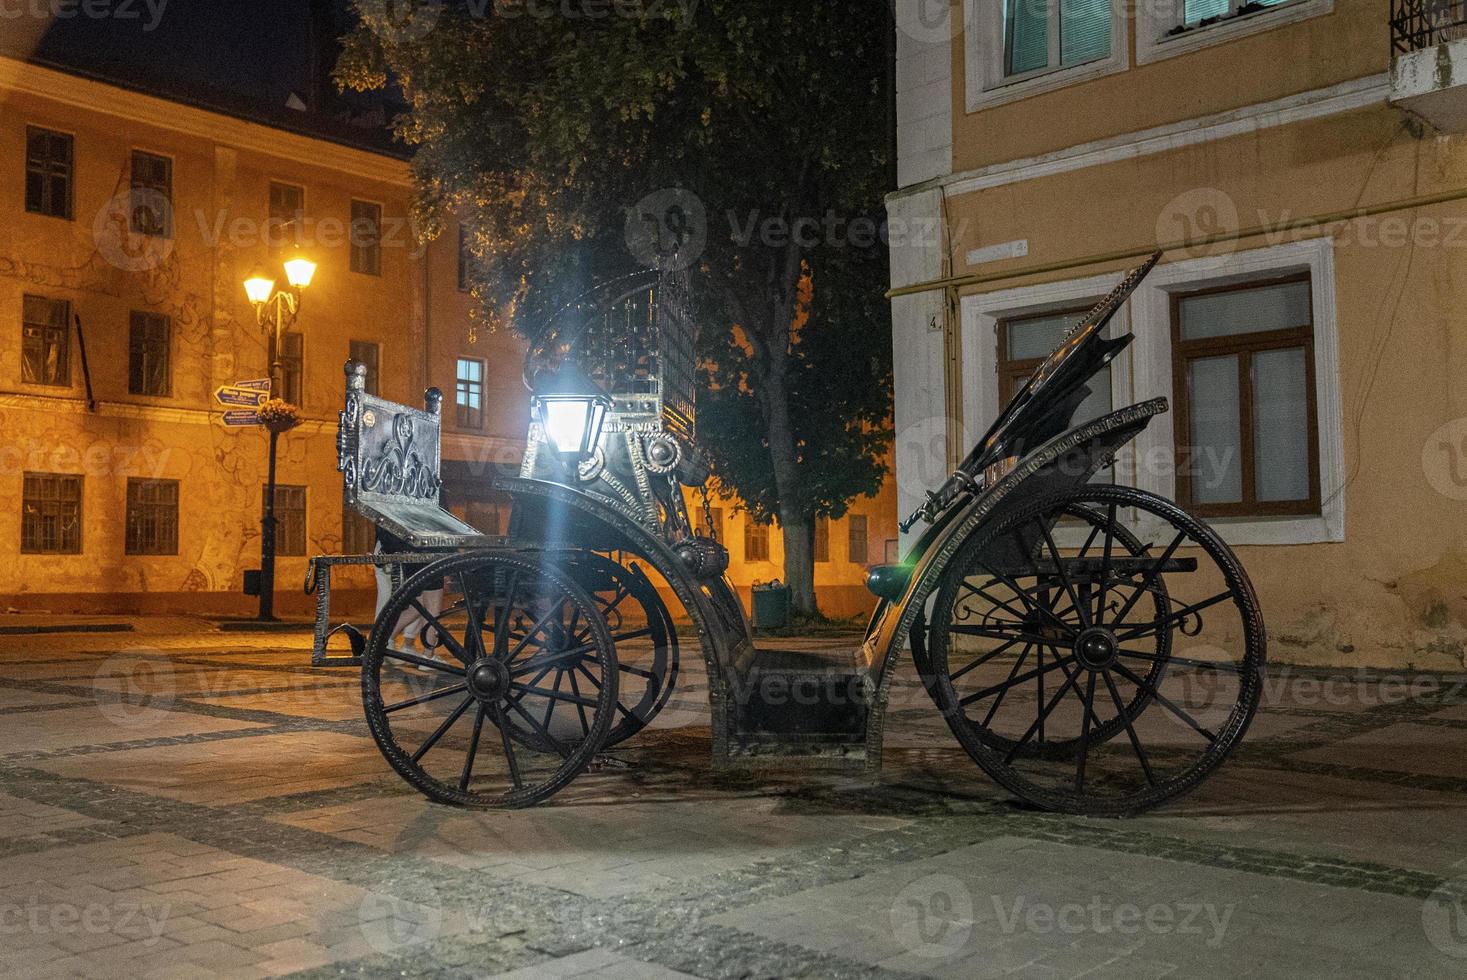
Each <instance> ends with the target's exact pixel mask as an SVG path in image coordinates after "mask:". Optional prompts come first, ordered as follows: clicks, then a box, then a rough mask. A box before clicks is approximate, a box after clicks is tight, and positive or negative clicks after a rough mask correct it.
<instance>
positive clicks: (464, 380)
mask: <svg viewBox="0 0 1467 980" xmlns="http://www.w3.org/2000/svg"><path fill="white" fill-rule="evenodd" d="M455 373H456V381H455V382H454V405H455V406H456V407H457V410H458V411H457V418H458V427H459V428H460V429H482V428H483V427H484V362H483V361H481V360H479V359H477V358H473V357H460V358H459V359H458V368H457V371H456V372H455Z"/></svg>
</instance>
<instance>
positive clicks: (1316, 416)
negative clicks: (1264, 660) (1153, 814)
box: [889, 0, 1467, 669]
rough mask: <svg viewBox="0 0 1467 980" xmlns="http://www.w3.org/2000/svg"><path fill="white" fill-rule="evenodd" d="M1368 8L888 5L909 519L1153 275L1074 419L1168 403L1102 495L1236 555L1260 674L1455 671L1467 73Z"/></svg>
mask: <svg viewBox="0 0 1467 980" xmlns="http://www.w3.org/2000/svg"><path fill="white" fill-rule="evenodd" d="M1081 8H1083V9H1081ZM1390 9H1391V7H1390V4H1388V3H1387V2H1386V0H1290V2H1285V3H1275V4H1265V5H1258V4H1241V3H1237V2H1233V3H1231V4H1230V3H1228V2H1227V0H1216V2H1213V0H1209V2H1207V3H1190V2H1181V0H1179V2H1178V3H1176V4H1170V5H1154V4H1149V5H1134V6H1133V5H1130V4H1121V3H1119V2H1118V0H1112V2H1110V3H1108V4H1107V3H1104V2H1090V3H1076V4H1065V5H1058V4H1049V5H1021V6H1016V5H1015V4H1014V3H1012V2H1006V0H965V2H963V3H954V4H948V3H947V2H945V0H934V2H927V3H918V4H914V5H912V9H911V10H910V11H909V12H908V13H907V14H905V15H904V18H905V19H904V21H903V23H902V24H901V25H900V27H899V31H898V113H899V143H900V148H901V150H900V158H901V168H900V169H901V184H902V189H901V190H900V191H898V192H897V193H896V194H894V195H893V196H892V197H891V199H890V201H889V210H890V214H891V218H892V222H893V243H892V261H893V286H894V290H893V300H892V303H893V316H894V323H895V336H896V388H897V395H896V425H897V433H898V435H897V446H896V452H897V472H898V483H899V490H900V498H901V499H900V507H899V509H900V510H901V511H902V512H906V511H908V510H910V509H911V508H912V507H913V506H915V505H916V504H917V503H918V502H920V499H921V495H922V494H923V493H924V492H925V491H926V490H927V489H928V488H930V487H932V486H934V485H935V484H936V483H939V482H940V481H941V480H942V479H943V477H944V476H945V474H946V473H947V472H948V470H949V469H950V468H951V466H952V464H953V462H954V461H955V459H956V458H959V457H960V456H961V454H962V453H963V452H965V451H966V449H967V447H968V446H969V445H970V441H971V440H972V439H973V438H975V437H976V436H977V435H978V434H981V433H982V431H983V430H984V429H985V428H986V426H987V424H988V422H989V421H991V419H992V418H993V417H994V416H995V414H996V412H997V411H998V407H999V405H1000V403H1001V400H1002V399H1003V398H1005V397H1007V393H1008V391H1009V390H1010V388H1011V386H1012V384H1013V383H1014V380H1015V379H1016V378H1020V377H1022V376H1023V375H1024V373H1025V372H1026V370H1028V369H1029V368H1031V367H1032V364H1033V361H1032V358H1033V357H1035V356H1038V355H1039V354H1040V353H1042V352H1043V351H1044V350H1047V349H1048V347H1049V346H1052V344H1053V343H1054V342H1055V341H1056V340H1057V339H1058V337H1059V336H1061V335H1062V331H1063V329H1064V327H1065V326H1067V325H1068V324H1069V323H1072V322H1073V321H1074V319H1075V318H1077V317H1078V316H1079V315H1080V312H1082V311H1083V310H1084V309H1085V308H1086V307H1087V306H1089V305H1090V304H1091V303H1093V302H1094V301H1095V300H1096V299H1097V298H1098V297H1100V296H1102V295H1104V294H1105V293H1106V292H1107V291H1108V290H1109V289H1110V288H1111V287H1112V286H1113V285H1114V284H1115V283H1116V282H1117V281H1118V280H1119V277H1120V275H1121V274H1122V271H1123V270H1124V269H1126V268H1128V267H1130V266H1134V265H1137V264H1139V262H1140V261H1142V259H1144V257H1145V256H1146V255H1147V254H1148V253H1149V252H1150V251H1151V250H1153V249H1156V248H1163V249H1165V255H1164V258H1163V261H1162V264H1161V265H1160V266H1159V267H1158V268H1157V269H1156V271H1155V272H1154V273H1153V274H1152V275H1151V276H1150V277H1149V278H1148V279H1147V281H1146V282H1145V284H1144V285H1143V286H1142V288H1141V289H1140V290H1138V291H1137V293H1136V294H1135V296H1134V297H1133V298H1132V299H1131V301H1130V302H1129V303H1128V304H1127V307H1126V308H1125V309H1124V310H1123V311H1122V314H1121V315H1120V316H1119V317H1118V318H1117V322H1116V325H1115V328H1116V329H1117V330H1118V331H1125V330H1129V331H1130V332H1131V333H1132V334H1134V336H1135V341H1134V343H1133V344H1132V346H1131V347H1130V349H1129V350H1128V351H1127V352H1126V353H1125V354H1124V355H1123V356H1122V357H1121V358H1120V359H1118V360H1117V362H1116V363H1115V364H1114V365H1113V366H1112V368H1111V370H1110V373H1109V377H1108V378H1105V379H1102V383H1101V384H1100V385H1099V386H1097V387H1098V388H1099V389H1101V390H1100V391H1098V393H1097V396H1096V399H1095V400H1094V404H1091V405H1089V406H1087V409H1086V410H1089V411H1100V410H1103V409H1105V408H1108V407H1111V406H1114V407H1121V406H1122V405H1125V404H1130V403H1133V402H1136V401H1140V400H1142V399H1145V398H1150V397H1154V396H1157V395H1165V396H1166V397H1168V398H1169V399H1170V400H1171V403H1172V411H1171V412H1170V413H1169V414H1168V415H1166V416H1164V417H1162V418H1161V419H1158V420H1157V422H1156V423H1154V424H1153V425H1152V426H1151V427H1150V429H1149V430H1148V431H1147V432H1146V433H1145V434H1144V435H1143V436H1142V437H1141V438H1140V439H1139V440H1138V441H1137V442H1136V443H1135V444H1134V446H1133V447H1132V449H1131V451H1129V452H1127V453H1126V454H1124V455H1123V456H1122V457H1121V458H1119V459H1118V460H1117V461H1116V466H1115V473H1114V477H1115V479H1116V480H1117V481H1118V482H1123V483H1129V484H1134V485H1137V486H1141V487H1144V488H1146V489H1149V490H1153V491H1155V492H1157V493H1161V494H1163V495H1166V496H1169V497H1175V498H1177V499H1179V500H1180V501H1182V502H1183V503H1184V505H1186V506H1188V507H1190V508H1192V509H1194V510H1196V511H1197V512H1199V513H1201V514H1204V515H1206V516H1207V518H1208V520H1209V521H1210V522H1212V523H1213V524H1214V526H1216V527H1217V528H1218V529H1219V530H1220V532H1221V533H1222V535H1223V536H1224V538H1225V539H1227V540H1228V541H1229V542H1230V543H1231V544H1233V545H1234V546H1235V547H1236V548H1237V550H1238V552H1239V554H1240V556H1241V557H1242V559H1243V561H1244V563H1245V564H1246V566H1247V567H1248V569H1249V572H1250V574H1251V575H1252V578H1253V581H1254V583H1255V585H1256V586H1257V588H1258V592H1259V595H1260V598H1261V600H1262V604H1263V609H1264V612H1265V614H1266V617H1267V620H1268V623H1269V632H1270V639H1271V641H1272V642H1271V647H1270V654H1271V656H1273V657H1274V658H1275V659H1277V660H1282V661H1294V662H1325V663H1337V664H1371V665H1382V666H1406V665H1415V666H1418V667H1422V666H1425V667H1435V668H1443V669H1460V668H1461V667H1462V666H1463V665H1464V656H1463V649H1464V648H1463V642H1464V638H1467V520H1464V518H1467V465H1464V464H1463V462H1462V460H1461V459H1460V458H1459V457H1461V456H1462V455H1463V453H1464V452H1467V441H1464V440H1467V321H1464V314H1463V308H1464V305H1463V299H1464V295H1463V290H1464V289H1467V285H1464V284H1467V137H1464V136H1463V135H1462V132H1461V129H1460V125H1459V122H1457V121H1454V119H1453V111H1455V112H1456V113H1457V115H1458V116H1467V113H1464V112H1463V111H1462V110H1464V109H1467V87H1462V86H1461V83H1462V82H1467V71H1455V70H1454V66H1467V53H1464V50H1463V49H1462V45H1463V44H1464V43H1467V42H1463V41H1456V40H1451V39H1450V35H1435V36H1432V37H1428V38H1417V39H1415V40H1414V41H1413V40H1411V39H1399V38H1398V43H1397V45H1396V46H1395V48H1394V49H1393V46H1392V31H1391V29H1390V27H1389V26H1388V20H1389V18H1390ZM1461 33H1462V32H1460V31H1459V36H1460V35H1461ZM1423 59H1424V60H1423ZM1443 106H1445V107H1446V111H1442V107H1443ZM1461 121H1467V119H1463V120H1461ZM1142 530H1144V529H1142Z"/></svg>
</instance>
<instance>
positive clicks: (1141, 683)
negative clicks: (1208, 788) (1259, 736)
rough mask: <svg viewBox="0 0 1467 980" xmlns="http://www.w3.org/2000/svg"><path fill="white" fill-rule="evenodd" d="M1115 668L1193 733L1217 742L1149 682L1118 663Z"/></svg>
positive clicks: (1208, 732)
mask: <svg viewBox="0 0 1467 980" xmlns="http://www.w3.org/2000/svg"><path fill="white" fill-rule="evenodd" d="M1115 668H1116V671H1117V672H1118V673H1119V674H1120V675H1121V676H1122V677H1124V678H1125V679H1126V680H1128V681H1130V682H1131V683H1132V684H1135V685H1136V686H1137V687H1139V688H1141V689H1142V690H1144V691H1146V693H1148V694H1150V695H1151V696H1152V697H1154V698H1156V701H1157V703H1158V704H1160V705H1161V706H1162V707H1163V708H1165V709H1167V710H1168V711H1170V712H1171V713H1172V714H1174V715H1176V716H1177V717H1178V718H1180V719H1182V720H1183V721H1185V722H1186V723H1187V724H1188V725H1190V726H1191V727H1192V730H1193V731H1195V732H1196V733H1197V734H1199V735H1201V736H1202V737H1203V738H1205V739H1207V740H1208V741H1209V742H1216V741H1217V736H1216V735H1214V734H1213V733H1212V732H1210V731H1208V730H1207V729H1205V728H1203V727H1202V726H1201V725H1200V724H1198V723H1197V719H1196V718H1193V717H1192V716H1191V715H1189V714H1187V712H1185V711H1183V710H1182V709H1181V708H1179V707H1177V706H1176V705H1175V704H1172V702H1171V700H1170V699H1169V698H1167V697H1166V696H1165V695H1164V694H1162V693H1161V692H1160V691H1158V690H1157V689H1156V688H1155V687H1153V686H1152V685H1151V683H1150V682H1148V681H1146V680H1144V679H1143V678H1141V677H1138V676H1137V675H1136V674H1135V673H1133V672H1132V671H1131V670H1130V669H1129V668H1127V667H1126V665H1125V664H1123V663H1120V662H1119V661H1118V662H1117V663H1116V664H1115Z"/></svg>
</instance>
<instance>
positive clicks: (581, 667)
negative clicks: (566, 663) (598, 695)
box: [576, 660, 641, 721]
mask: <svg viewBox="0 0 1467 980" xmlns="http://www.w3.org/2000/svg"><path fill="white" fill-rule="evenodd" d="M595 662H596V663H600V662H601V661H599V660H597V661H595ZM576 669H577V670H579V671H580V672H581V673H583V674H585V675H586V680H588V681H590V682H591V683H592V684H595V685H596V689H597V690H598V691H599V690H601V681H600V680H598V679H597V678H596V675H595V674H593V673H591V672H590V671H589V670H587V669H586V664H585V663H584V662H581V663H578V664H576ZM616 710H617V711H620V712H621V713H622V715H623V716H625V717H627V718H630V719H633V720H634V721H640V720H641V719H639V718H637V716H636V715H634V714H632V712H631V709H630V708H628V707H627V706H626V705H624V704H622V703H621V699H620V698H618V699H617V701H616Z"/></svg>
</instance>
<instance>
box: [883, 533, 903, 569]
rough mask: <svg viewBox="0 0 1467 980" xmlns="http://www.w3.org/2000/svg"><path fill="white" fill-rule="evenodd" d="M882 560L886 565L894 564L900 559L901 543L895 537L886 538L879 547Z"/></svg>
mask: <svg viewBox="0 0 1467 980" xmlns="http://www.w3.org/2000/svg"><path fill="white" fill-rule="evenodd" d="M881 557H882V560H883V561H884V562H885V563H886V564H888V565H895V564H896V563H897V562H899V561H901V560H902V543H901V541H900V540H898V539H897V538H887V539H886V542H885V544H884V545H883V546H882V549H881Z"/></svg>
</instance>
